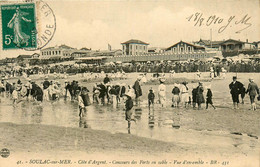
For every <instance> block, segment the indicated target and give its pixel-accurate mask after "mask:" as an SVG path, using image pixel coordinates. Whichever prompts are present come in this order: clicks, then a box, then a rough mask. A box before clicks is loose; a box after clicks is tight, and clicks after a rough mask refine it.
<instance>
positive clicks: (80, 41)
mask: <svg viewBox="0 0 260 167" xmlns="http://www.w3.org/2000/svg"><path fill="white" fill-rule="evenodd" d="M44 2H46V3H47V4H48V5H49V6H50V7H51V8H52V10H53V12H54V15H55V17H56V32H55V34H54V37H53V38H52V40H51V41H50V42H49V43H48V45H46V46H45V47H50V46H57V45H61V44H66V45H68V46H71V47H75V48H78V49H80V48H82V47H87V48H91V49H92V50H99V49H100V50H106V49H107V48H108V44H110V45H111V46H112V49H121V48H122V46H121V43H122V42H125V41H127V40H130V39H138V40H141V41H144V42H147V43H149V44H150V45H149V47H164V48H166V47H169V46H171V45H173V44H175V43H176V42H178V41H180V40H182V41H186V42H192V41H197V40H199V39H200V38H201V39H208V40H209V39H210V38H211V35H210V34H211V33H210V30H212V40H224V39H229V38H232V39H236V40H242V41H245V40H246V39H248V40H249V42H253V41H260V16H259V15H260V1H259V0H225V1H223V0H178V1H177V0H171V1H170V0H161V1H159V0H158V1H156V0H150V1H149V0H98V1H83V0H82V1H79V0H51V1H44ZM196 13H197V14H196ZM195 15H197V16H198V17H197V19H196V20H195ZM214 15H215V16H216V17H215V18H218V20H217V21H216V20H214V21H216V23H215V24H214V21H213V22H212V23H211V24H209V23H210V21H211V20H208V19H209V18H211V19H212V17H210V16H214ZM198 18H200V19H198ZM243 18H244V20H243ZM202 19H203V20H202ZM200 21H201V22H200ZM207 21H208V22H207ZM229 21H230V22H229ZM196 23H197V24H196ZM200 23H201V25H200ZM207 24H208V25H207ZM225 26H227V27H226V28H225V29H224V27H225ZM247 26H248V28H246V27H247ZM244 28H246V29H244ZM241 29H244V30H242V31H241V32H238V31H239V30H241ZM220 30H223V31H222V32H219V31H220ZM0 45H1V48H0V58H5V57H17V56H18V55H19V54H33V53H35V52H37V51H34V52H32V51H29V52H28V51H24V50H22V49H16V50H2V39H1V41H0Z"/></svg>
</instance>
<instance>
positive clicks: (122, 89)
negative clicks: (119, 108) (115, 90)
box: [120, 86, 126, 97]
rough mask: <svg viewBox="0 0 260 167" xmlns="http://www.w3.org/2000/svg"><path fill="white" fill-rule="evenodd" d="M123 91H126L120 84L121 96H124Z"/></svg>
mask: <svg viewBox="0 0 260 167" xmlns="http://www.w3.org/2000/svg"><path fill="white" fill-rule="evenodd" d="M125 91H126V89H125V86H122V87H121V93H120V97H123V96H124V94H125Z"/></svg>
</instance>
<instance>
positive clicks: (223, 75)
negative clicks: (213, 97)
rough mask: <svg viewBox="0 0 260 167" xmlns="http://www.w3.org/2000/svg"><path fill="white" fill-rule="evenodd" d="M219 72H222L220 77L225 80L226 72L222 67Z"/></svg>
mask: <svg viewBox="0 0 260 167" xmlns="http://www.w3.org/2000/svg"><path fill="white" fill-rule="evenodd" d="M221 71H222V77H223V79H225V78H226V73H227V70H226V69H225V68H224V67H222V68H221Z"/></svg>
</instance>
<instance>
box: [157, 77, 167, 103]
mask: <svg viewBox="0 0 260 167" xmlns="http://www.w3.org/2000/svg"><path fill="white" fill-rule="evenodd" d="M159 81H160V85H159V86H158V98H159V102H160V104H161V105H162V107H165V106H166V86H165V85H164V82H165V79H164V78H160V79H159Z"/></svg>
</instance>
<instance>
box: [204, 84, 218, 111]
mask: <svg viewBox="0 0 260 167" xmlns="http://www.w3.org/2000/svg"><path fill="white" fill-rule="evenodd" d="M207 89H208V91H207V95H206V109H208V105H209V104H210V105H211V106H212V107H213V108H214V109H216V107H215V106H214V105H213V102H212V96H213V94H212V91H211V89H210V86H208V88H207Z"/></svg>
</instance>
